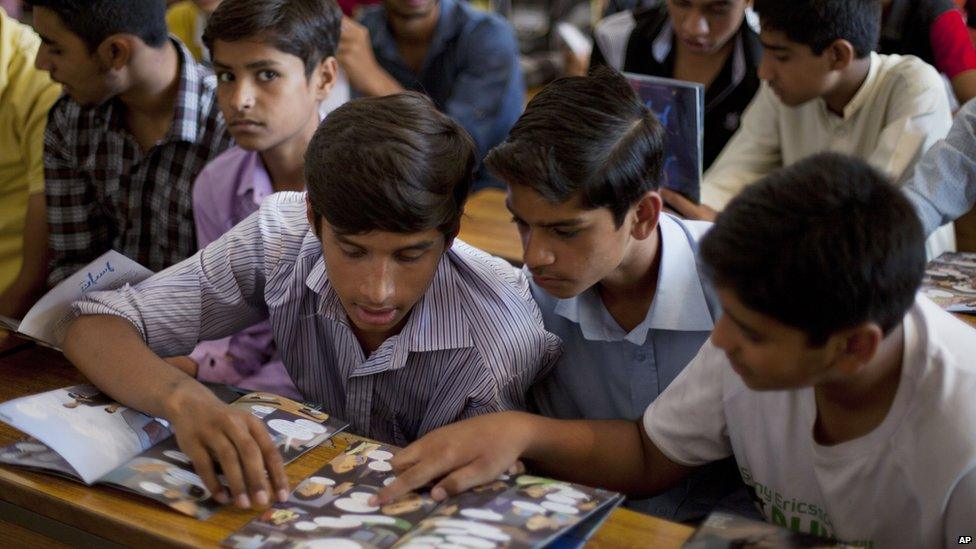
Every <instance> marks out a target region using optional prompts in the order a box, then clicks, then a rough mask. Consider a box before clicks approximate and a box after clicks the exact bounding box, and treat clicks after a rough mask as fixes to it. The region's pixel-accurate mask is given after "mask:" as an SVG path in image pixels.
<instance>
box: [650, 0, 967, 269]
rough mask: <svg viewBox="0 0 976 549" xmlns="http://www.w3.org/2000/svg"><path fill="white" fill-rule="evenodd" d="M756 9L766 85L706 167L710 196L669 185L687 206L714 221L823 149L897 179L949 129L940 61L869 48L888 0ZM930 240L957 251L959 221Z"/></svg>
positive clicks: (764, 3)
mask: <svg viewBox="0 0 976 549" xmlns="http://www.w3.org/2000/svg"><path fill="white" fill-rule="evenodd" d="M755 8H756V11H757V12H758V13H759V16H760V19H761V21H762V29H763V30H762V34H761V38H762V42H763V46H764V51H765V53H764V54H763V60H762V63H761V64H760V67H759V76H760V78H762V79H763V80H765V81H766V84H765V85H763V86H762V88H761V89H760V90H759V93H758V94H757V95H756V98H755V99H754V100H753V102H752V104H751V105H750V106H749V108H748V109H747V110H746V112H745V114H744V115H743V117H742V126H741V127H740V128H739V131H738V132H736V134H735V136H733V137H732V140H731V141H729V144H728V145H727V146H726V147H725V150H723V151H722V154H720V155H719V157H718V158H717V159H716V160H715V163H714V164H712V167H711V168H710V169H709V170H708V171H707V172H706V173H705V178H704V182H703V184H702V189H701V201H702V204H701V205H696V204H692V203H691V202H690V201H688V200H687V199H685V198H684V197H682V196H680V195H678V194H677V193H673V192H670V191H668V190H667V189H665V190H663V191H662V194H663V195H664V197H665V199H666V200H667V201H668V203H669V204H671V205H672V206H674V207H675V208H676V209H677V210H678V211H679V212H681V213H682V214H684V215H686V216H687V217H690V218H692V219H714V218H715V211H716V210H721V209H722V208H724V207H725V205H726V204H727V203H728V201H729V200H731V199H732V198H733V197H734V196H735V195H737V194H738V193H739V192H741V191H742V189H743V188H745V187H746V186H747V185H749V184H750V183H752V182H753V181H755V180H757V179H759V178H761V177H762V176H764V175H765V174H767V173H769V172H771V171H773V170H776V169H777V168H780V167H782V166H789V165H790V164H792V163H794V162H796V161H798V160H800V159H802V158H806V157H807V156H810V155H812V154H816V153H818V152H823V151H837V152H843V153H847V154H851V155H853V156H856V157H858V158H862V159H864V160H866V161H867V162H868V163H870V164H871V165H872V166H874V167H876V168H878V169H880V170H881V171H882V172H884V173H886V174H887V175H889V176H890V177H891V178H892V179H894V180H898V179H899V178H901V176H902V174H904V173H905V172H909V171H910V170H911V168H912V167H913V166H914V164H915V162H916V161H917V160H918V158H919V157H921V156H922V154H923V153H924V152H925V151H926V150H928V148H929V147H931V146H932V144H934V143H935V142H936V141H937V140H939V139H940V138H942V137H943V136H945V134H946V132H948V130H949V126H950V124H951V120H952V119H951V115H950V110H949V101H948V97H947V96H946V92H945V86H943V84H942V80H941V78H940V77H939V75H938V73H937V72H936V71H935V69H933V68H932V67H930V66H929V65H926V64H925V63H924V62H922V61H921V60H919V59H918V58H916V57H911V56H905V57H902V56H898V55H879V54H877V53H874V52H872V51H871V49H872V47H873V45H874V44H876V43H877V40H878V34H879V32H880V25H881V23H880V21H881V3H880V0H797V1H794V2H782V1H781V0H756V3H755ZM930 246H931V247H930V252H931V253H932V254H933V255H938V254H939V253H941V252H942V251H945V250H947V249H953V248H954V247H955V238H954V233H953V232H952V228H951V227H947V229H946V230H945V231H944V232H940V233H939V234H938V236H937V237H936V238H935V239H934V240H933V241H932V242H931V244H930Z"/></svg>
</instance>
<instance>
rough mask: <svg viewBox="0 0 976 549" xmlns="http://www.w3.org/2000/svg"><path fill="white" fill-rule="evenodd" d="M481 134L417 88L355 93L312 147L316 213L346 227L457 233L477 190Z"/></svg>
mask: <svg viewBox="0 0 976 549" xmlns="http://www.w3.org/2000/svg"><path fill="white" fill-rule="evenodd" d="M475 165H476V156H475V146H474V141H472V140H471V137H470V136H468V134H467V132H465V131H464V128H462V127H461V126H460V125H459V124H458V123H457V122H455V121H454V120H452V119H451V118H449V117H448V116H447V115H445V114H442V113H441V112H440V111H438V110H437V107H435V106H434V104H433V103H432V102H431V100H430V99H429V98H428V97H426V96H424V95H421V94H419V93H416V92H404V93H398V94H395V95H388V96H385V97H368V98H362V99H355V100H352V101H350V102H348V103H346V104H344V105H342V106H341V107H339V108H338V109H336V110H334V111H332V112H331V113H330V114H329V115H328V116H327V117H326V119H325V121H324V122H323V123H322V125H321V126H320V127H319V129H318V130H317V131H316V132H315V135H314V136H313V137H312V141H311V143H309V145H308V149H307V150H306V152H305V185H306V188H307V189H308V197H309V201H310V202H311V204H312V211H313V213H314V214H315V216H316V219H315V225H316V226H315V231H316V232H318V231H319V219H318V218H319V217H320V216H322V217H325V219H326V221H328V223H329V224H330V225H331V226H332V228H333V229H334V230H335V231H336V232H337V233H339V234H363V233H367V232H370V231H374V230H375V231H384V232H392V233H412V232H420V231H426V230H428V229H434V228H436V229H439V230H440V231H441V232H442V233H444V235H445V237H446V238H453V237H454V236H455V235H456V234H457V232H458V229H459V227H460V222H461V214H462V212H463V210H464V203H465V201H466V200H467V196H468V192H469V191H470V190H471V184H472V180H473V176H474V175H473V174H474V169H475Z"/></svg>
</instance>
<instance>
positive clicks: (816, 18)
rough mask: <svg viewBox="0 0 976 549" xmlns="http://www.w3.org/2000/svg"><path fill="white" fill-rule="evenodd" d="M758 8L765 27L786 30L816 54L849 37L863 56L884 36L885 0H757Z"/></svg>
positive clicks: (797, 41) (791, 37) (789, 36)
mask: <svg viewBox="0 0 976 549" xmlns="http://www.w3.org/2000/svg"><path fill="white" fill-rule="evenodd" d="M754 8H755V10H756V13H758V14H759V20H760V22H761V24H762V27H763V28H764V29H770V30H777V31H780V32H783V33H785V34H786V37H787V38H789V39H790V40H791V41H793V42H796V43H798V44H803V45H805V46H809V47H810V49H811V50H812V51H813V53H814V55H820V54H821V53H823V52H824V50H826V49H827V48H828V47H829V46H830V45H831V44H833V43H834V41H836V40H847V41H848V42H850V43H851V45H852V46H854V53H855V55H856V56H857V58H858V59H861V58H864V57H867V56H868V55H869V54H870V53H871V52H872V51H874V50H875V48H877V47H878V40H879V38H880V37H881V0H756V1H755V5H754Z"/></svg>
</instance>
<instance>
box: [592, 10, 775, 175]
mask: <svg viewBox="0 0 976 549" xmlns="http://www.w3.org/2000/svg"><path fill="white" fill-rule="evenodd" d="M749 4H750V2H749V0H669V1H668V2H666V4H665V5H662V6H658V7H654V8H647V9H638V10H633V11H625V12H621V13H617V14H614V15H613V16H611V17H607V18H606V19H604V20H603V21H601V22H600V23H599V24H597V27H596V31H595V32H594V42H595V45H594V48H593V64H594V65H598V64H608V65H610V66H612V67H614V68H615V69H618V70H621V71H625V72H633V73H639V74H649V75H652V76H663V77H666V78H676V79H678V80H686V81H689V82H698V83H700V84H704V85H705V139H704V141H705V149H704V153H705V154H704V156H703V159H702V160H703V165H704V167H705V169H708V167H709V166H711V165H712V162H713V161H714V160H715V157H717V156H718V154H719V153H720V152H722V148H724V147H725V144H726V143H727V142H728V141H729V139H731V138H732V135H733V134H734V133H735V131H736V130H737V129H739V119H740V118H741V116H742V112H743V111H745V110H746V107H747V106H748V105H749V103H750V102H751V101H752V98H753V97H754V96H755V95H756V91H757V90H758V89H759V76H758V75H757V74H756V72H757V70H758V67H759V60H760V58H761V57H762V44H760V43H759V35H757V34H756V32H755V31H754V30H752V28H751V27H750V26H749V24H748V23H747V22H746V20H745V13H746V8H747V7H748V6H749Z"/></svg>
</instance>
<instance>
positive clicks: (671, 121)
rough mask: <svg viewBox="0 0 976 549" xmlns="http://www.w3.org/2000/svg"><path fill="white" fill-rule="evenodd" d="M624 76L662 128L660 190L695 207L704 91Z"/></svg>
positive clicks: (670, 81) (651, 78)
mask: <svg viewBox="0 0 976 549" xmlns="http://www.w3.org/2000/svg"><path fill="white" fill-rule="evenodd" d="M624 76H625V77H627V81H628V82H630V86H631V87H632V88H634V91H636V92H637V95H638V96H639V97H640V99H641V101H642V102H643V103H644V105H645V106H647V108H649V109H651V111H652V112H653V113H654V115H655V116H657V119H658V121H659V122H661V126H663V127H664V136H665V137H664V139H665V143H666V148H665V149H666V151H667V153H666V155H665V158H664V182H663V183H662V184H661V186H662V187H664V188H667V189H671V190H672V191H675V192H678V193H681V194H683V195H684V196H685V197H686V198H688V200H691V201H692V202H695V203H696V204H697V203H698V202H699V200H700V199H701V182H702V166H703V164H704V155H705V152H704V148H705V146H704V143H705V142H704V136H705V87H704V86H702V85H701V84H696V83H694V82H684V81H681V80H673V79H670V78H661V77H658V76H648V75H644V74H631V73H625V74H624Z"/></svg>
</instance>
